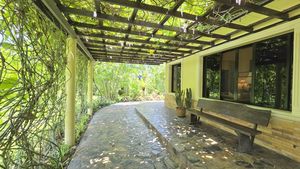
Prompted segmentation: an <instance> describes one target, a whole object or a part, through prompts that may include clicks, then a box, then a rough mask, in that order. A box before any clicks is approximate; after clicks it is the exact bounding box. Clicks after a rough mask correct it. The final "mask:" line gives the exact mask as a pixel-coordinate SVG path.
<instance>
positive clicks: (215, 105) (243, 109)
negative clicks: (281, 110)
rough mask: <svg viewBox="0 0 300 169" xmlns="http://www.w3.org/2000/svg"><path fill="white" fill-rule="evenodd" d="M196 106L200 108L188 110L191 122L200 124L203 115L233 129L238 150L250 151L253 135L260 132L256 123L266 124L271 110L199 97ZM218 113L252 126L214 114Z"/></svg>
mask: <svg viewBox="0 0 300 169" xmlns="http://www.w3.org/2000/svg"><path fill="white" fill-rule="evenodd" d="M197 107H198V108H199V109H200V110H197V109H190V110H189V111H190V113H191V123H192V124H197V123H198V124H201V122H200V117H205V118H206V119H208V120H211V121H214V122H217V123H220V124H222V125H224V126H226V127H229V128H231V129H233V130H234V131H235V132H236V133H237V135H238V147H237V151H238V152H250V151H251V150H252V146H253V142H254V138H255V136H256V135H257V134H260V133H261V132H260V131H258V130H257V125H261V126H268V124H269V121H270V117H271V111H269V110H259V109H254V108H251V107H248V106H247V105H245V104H240V103H233V102H226V101H221V100H210V99H199V101H198V105H197ZM211 112H213V113H211ZM219 114H220V115H222V116H223V117H226V116H227V117H230V118H235V119H239V120H241V121H245V122H248V123H251V124H252V127H248V126H244V125H241V124H238V123H235V122H232V121H229V120H226V119H225V118H221V117H218V116H216V115H219Z"/></svg>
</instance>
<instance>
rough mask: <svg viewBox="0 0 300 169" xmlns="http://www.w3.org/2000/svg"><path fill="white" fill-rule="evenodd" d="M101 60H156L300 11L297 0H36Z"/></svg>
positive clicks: (230, 37)
mask: <svg viewBox="0 0 300 169" xmlns="http://www.w3.org/2000/svg"><path fill="white" fill-rule="evenodd" d="M35 4H36V6H37V7H38V8H39V9H40V10H41V11H42V12H43V13H44V14H46V15H47V16H48V17H49V18H50V19H51V20H52V21H53V22H55V24H56V25H57V26H59V27H60V28H61V29H62V30H63V31H65V32H67V33H68V34H70V35H71V36H74V37H77V39H78V46H79V48H80V49H81V51H82V52H83V53H85V54H86V55H87V56H89V57H90V58H93V59H94V60H96V61H101V62H118V63H138V64H151V65H157V64H162V63H165V62H170V61H173V60H176V59H181V58H184V57H187V56H190V55H192V54H195V53H197V52H200V51H203V50H206V49H209V48H212V47H214V46H216V45H221V44H223V43H226V42H229V41H232V40H235V39H237V38H241V37H243V36H245V35H249V34H251V33H255V32H258V31H261V30H264V29H267V28H270V27H272V26H274V25H276V24H280V23H282V22H287V21H291V20H294V19H297V18H299V16H300V1H299V0H289V1H287V0H241V2H239V1H236V0H176V1H175V0H85V1H82V0H36V1H35Z"/></svg>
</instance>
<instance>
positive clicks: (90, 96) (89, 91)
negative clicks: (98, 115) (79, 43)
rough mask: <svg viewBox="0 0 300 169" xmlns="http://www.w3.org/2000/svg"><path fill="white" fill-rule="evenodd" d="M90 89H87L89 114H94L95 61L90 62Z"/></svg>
mask: <svg viewBox="0 0 300 169" xmlns="http://www.w3.org/2000/svg"><path fill="white" fill-rule="evenodd" d="M87 69H88V86H87V87H88V88H87V104H88V114H89V115H92V114H93V79H94V61H93V60H89V62H88V68H87Z"/></svg>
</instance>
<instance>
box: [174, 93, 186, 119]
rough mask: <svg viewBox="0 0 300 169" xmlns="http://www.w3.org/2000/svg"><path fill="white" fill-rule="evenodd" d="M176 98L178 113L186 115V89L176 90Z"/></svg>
mask: <svg viewBox="0 0 300 169" xmlns="http://www.w3.org/2000/svg"><path fill="white" fill-rule="evenodd" d="M175 100H176V104H177V107H176V115H177V116H178V117H185V107H184V101H185V92H184V90H181V91H180V90H179V91H176V92H175Z"/></svg>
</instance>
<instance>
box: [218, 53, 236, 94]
mask: <svg viewBox="0 0 300 169" xmlns="http://www.w3.org/2000/svg"><path fill="white" fill-rule="evenodd" d="M221 65H222V66H221V70H222V71H221V84H222V85H221V99H224V100H234V98H235V96H234V95H235V86H236V71H235V67H236V51H235V50H233V51H229V52H225V53H223V55H222V64H221Z"/></svg>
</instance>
